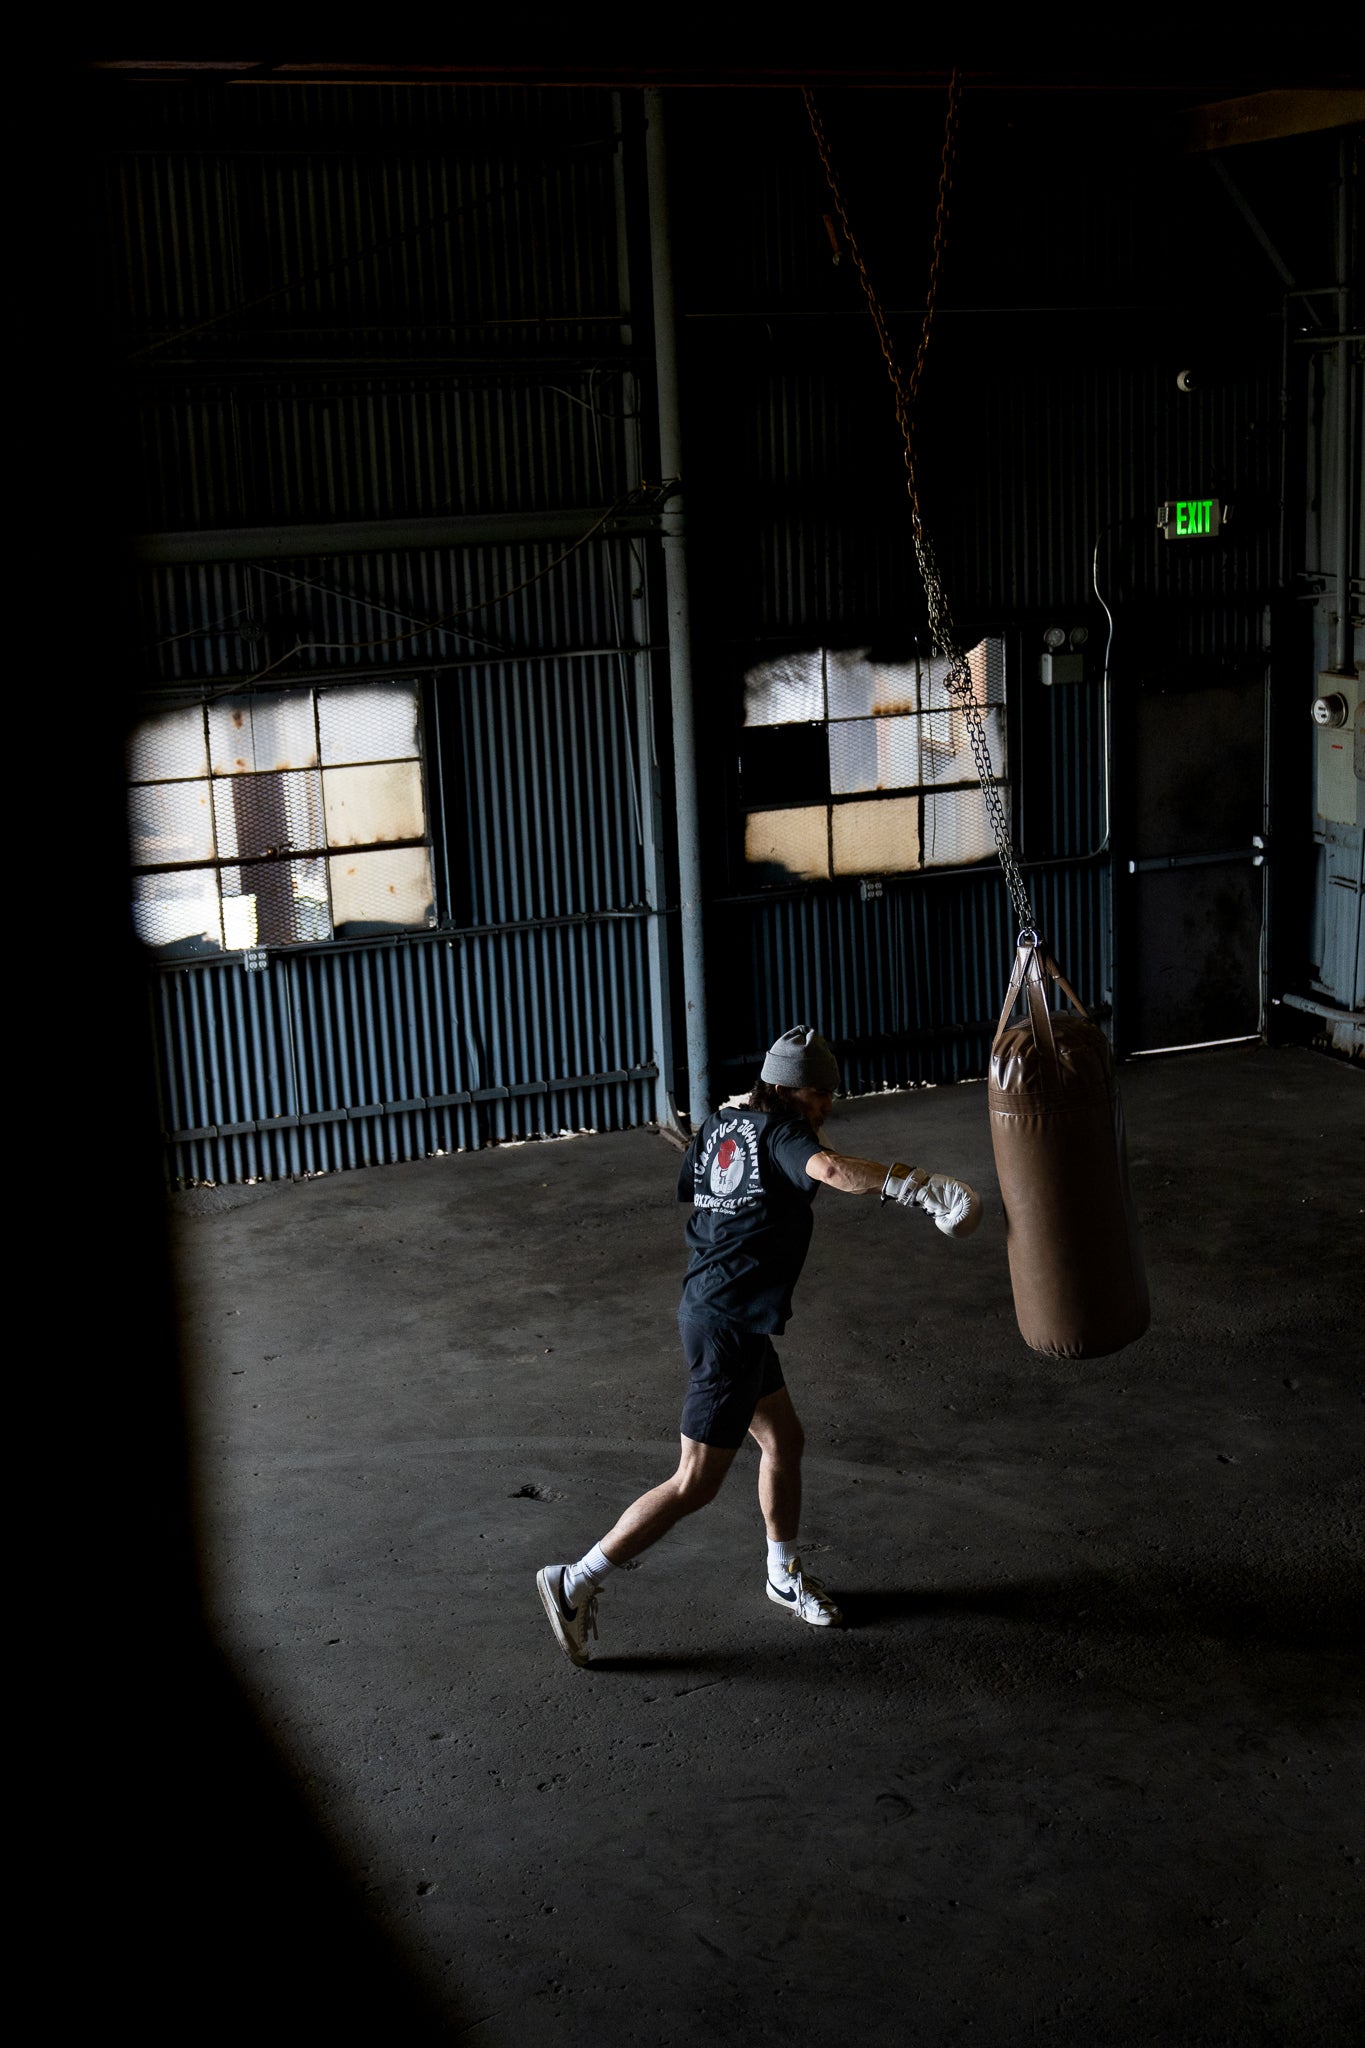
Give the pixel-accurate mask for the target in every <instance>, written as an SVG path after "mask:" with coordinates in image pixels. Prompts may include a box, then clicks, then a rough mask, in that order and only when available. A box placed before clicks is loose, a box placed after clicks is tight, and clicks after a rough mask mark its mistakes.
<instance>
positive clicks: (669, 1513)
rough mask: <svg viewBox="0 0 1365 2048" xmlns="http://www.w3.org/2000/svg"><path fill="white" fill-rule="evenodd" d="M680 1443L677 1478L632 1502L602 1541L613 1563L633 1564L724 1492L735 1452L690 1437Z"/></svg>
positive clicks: (667, 1481)
mask: <svg viewBox="0 0 1365 2048" xmlns="http://www.w3.org/2000/svg"><path fill="white" fill-rule="evenodd" d="M679 1441H680V1443H681V1445H682V1451H681V1455H680V1457H679V1459H678V1469H677V1471H676V1472H675V1473H674V1474H673V1477H672V1478H671V1479H665V1481H664V1483H663V1485H662V1486H655V1487H652V1488H651V1489H650V1491H649V1492H648V1493H642V1494H641V1495H640V1498H639V1499H638V1500H637V1501H632V1503H631V1505H630V1506H629V1507H628V1508H627V1509H626V1511H625V1513H624V1514H623V1515H622V1516H621V1518H620V1520H619V1521H617V1522H615V1523H614V1524H613V1526H612V1527H611V1528H610V1529H609V1530H608V1531H607V1533H606V1535H605V1536H604V1537H603V1538H602V1550H603V1552H604V1554H605V1555H606V1557H607V1558H609V1559H610V1561H611V1563H612V1564H615V1565H622V1564H629V1563H630V1560H631V1559H632V1558H633V1557H639V1555H640V1553H641V1552H642V1551H645V1550H648V1549H649V1548H650V1545H651V1544H654V1543H657V1542H658V1540H659V1538H660V1537H661V1536H666V1535H667V1534H668V1532H669V1530H670V1529H671V1528H672V1527H673V1526H674V1524H675V1523H677V1522H681V1521H682V1519H683V1517H684V1516H685V1515H694V1514H695V1513H696V1511H697V1509H698V1508H704V1507H706V1506H707V1504H708V1502H710V1501H713V1500H714V1499H715V1497H716V1495H717V1494H718V1493H719V1492H720V1489H721V1487H722V1485H723V1484H724V1481H725V1475H726V1473H727V1472H728V1471H729V1469H730V1466H731V1465H732V1463H733V1462H734V1456H735V1454H734V1452H733V1451H723V1450H720V1449H719V1448H718V1447H717V1446H716V1445H715V1444H699V1443H694V1442H693V1440H692V1438H691V1437H690V1436H685V1437H682V1438H680V1439H679Z"/></svg>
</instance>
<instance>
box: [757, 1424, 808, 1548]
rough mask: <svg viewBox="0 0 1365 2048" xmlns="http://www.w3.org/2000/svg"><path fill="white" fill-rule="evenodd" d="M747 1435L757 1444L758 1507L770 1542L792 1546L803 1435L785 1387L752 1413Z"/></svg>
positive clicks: (797, 1526) (798, 1512)
mask: <svg viewBox="0 0 1365 2048" xmlns="http://www.w3.org/2000/svg"><path fill="white" fill-rule="evenodd" d="M749 1434H750V1436H751V1437H752V1438H753V1440H754V1442H755V1443H756V1444H757V1445H758V1448H759V1451H760V1453H761V1456H760V1458H759V1465H758V1504H759V1506H760V1507H761V1508H762V1510H763V1525H764V1527H765V1528H766V1529H767V1531H768V1540H769V1542H771V1543H794V1542H795V1541H796V1534H797V1531H798V1530H799V1529H800V1527H801V1453H802V1451H803V1450H804V1449H805V1444H806V1435H805V1431H804V1430H803V1429H802V1427H801V1423H800V1420H799V1419H798V1417H797V1413H796V1410H795V1408H794V1407H793V1406H792V1397H791V1395H790V1394H789V1393H788V1392H787V1389H786V1388H785V1387H779V1388H778V1389H777V1391H776V1393H773V1394H769V1395H767V1396H766V1397H765V1399H763V1400H762V1401H760V1402H759V1404H758V1406H757V1408H755V1410H754V1419H753V1421H752V1422H751V1423H750V1424H749Z"/></svg>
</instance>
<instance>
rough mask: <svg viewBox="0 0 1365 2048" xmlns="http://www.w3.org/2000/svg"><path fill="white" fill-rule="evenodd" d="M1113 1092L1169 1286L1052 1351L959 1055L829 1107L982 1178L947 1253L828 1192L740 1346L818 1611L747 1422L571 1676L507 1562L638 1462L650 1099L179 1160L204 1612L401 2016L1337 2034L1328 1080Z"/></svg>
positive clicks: (1045, 2033)
mask: <svg viewBox="0 0 1365 2048" xmlns="http://www.w3.org/2000/svg"><path fill="white" fill-rule="evenodd" d="M1123 1090H1124V1100H1125V1108H1126V1111H1127V1118H1128V1126H1129V1135H1130V1151H1131V1162H1132V1172H1133V1181H1134V1188H1135V1194H1136V1199H1137V1203H1138V1207H1139V1211H1140V1214H1141V1217H1142V1220H1143V1225H1144V1232H1145V1243H1146V1249H1147V1255H1148V1261H1149V1268H1150V1277H1151V1283H1152V1294H1153V1308H1154V1319H1153V1327H1152V1330H1151V1333H1150V1334H1149V1335H1148V1336H1147V1337H1146V1338H1145V1339H1144V1340H1143V1341H1142V1342H1141V1343H1140V1344H1139V1345H1137V1346H1134V1347H1132V1348H1131V1349H1130V1350H1128V1351H1126V1352H1124V1353H1123V1354H1121V1355H1120V1356H1118V1357H1116V1358H1112V1359H1105V1360H1100V1361H1096V1362H1094V1363H1090V1364H1085V1365H1079V1366H1078V1365H1065V1364H1060V1363H1052V1362H1047V1361H1044V1360H1041V1359H1039V1358H1037V1357H1035V1356H1034V1355H1033V1354H1032V1353H1031V1352H1029V1351H1027V1350H1026V1349H1025V1347H1024V1346H1023V1344H1022V1342H1021V1341H1020V1339H1019V1337H1018V1334H1017V1332H1016V1329H1015V1326H1014V1322H1013V1317H1012V1311H1011V1303H1010V1292H1009V1280H1008V1273H1007V1269H1006V1263H1005V1255H1004V1241H1003V1226H1002V1222H1001V1218H1000V1213H999V1201H998V1195H997V1194H996V1192H995V1183H994V1176H993V1172H992V1168H991V1163H990V1143H989V1132H988V1126H987V1119H986V1102H985V1091H984V1089H983V1088H982V1087H980V1086H966V1087H959V1088H948V1089H941V1090H926V1091H917V1092H914V1093H911V1094H906V1095H897V1096H882V1097H876V1098H870V1099H865V1100H861V1101H857V1102H853V1103H850V1104H846V1105H842V1106H841V1107H840V1109H839V1110H838V1111H837V1112H836V1115H835V1118H834V1119H833V1120H832V1122H831V1124H830V1125H829V1126H828V1128H827V1130H826V1139H827V1142H829V1143H830V1144H831V1145H833V1146H834V1147H835V1148H836V1149H842V1150H846V1151H849V1152H852V1153H855V1154H858V1155H861V1156H865V1157H873V1158H882V1159H889V1158H892V1157H900V1158H908V1159H913V1160H917V1161H924V1162H925V1163H927V1164H929V1165H931V1166H934V1167H943V1168H946V1169H949V1170H952V1171H955V1172H957V1173H960V1174H962V1175H964V1176H965V1177H967V1178H968V1179H970V1180H971V1181H972V1182H973V1183H974V1184H975V1185H976V1186H977V1187H978V1188H980V1189H981V1190H982V1191H983V1193H985V1194H986V1195H987V1217H986V1222H985V1224H984V1225H983V1227H982V1229H981V1230H980V1232H979V1233H978V1234H977V1236H976V1237H975V1238H974V1239H973V1240H972V1241H971V1242H970V1243H965V1244H954V1243H950V1242H948V1241H947V1240H945V1239H944V1238H942V1237H940V1236H939V1235H938V1233H937V1232H935V1231H934V1230H933V1228H932V1227H931V1226H930V1225H929V1224H928V1223H927V1221H926V1220H925V1219H923V1218H922V1217H921V1216H918V1215H906V1214H903V1213H901V1212H897V1211H894V1210H892V1209H883V1208H880V1207H879V1206H878V1204H877V1203H876V1202H875V1201H873V1200H868V1199H864V1200H853V1199H850V1198H847V1197H839V1196H835V1195H831V1194H828V1193H825V1194H822V1195H821V1197H820V1201H819V1205H818V1209H817V1217H816V1232H815V1244H814V1248H813V1251H812V1254H811V1258H810V1261H809V1264H808V1266H807V1269H806V1274H805V1277H804V1279H803V1281H802V1284H801V1287H800V1289H799V1291H798V1296H797V1314H796V1316H795V1319H794V1321H793V1323H792V1326H791V1328H790V1330H789V1331H788V1334H787V1337H786V1338H785V1340H784V1341H783V1344H782V1351H783V1357H784V1362H785V1365H786V1370H787V1376H788V1380H789V1383H790V1384H791V1386H792V1389H793V1392H794V1395H795V1398H796V1401H797V1405H798V1407H799V1409H800V1411H801V1413H802V1416H803V1419H804V1420H805V1423H806V1427H807V1432H808V1437H809V1448H808V1457H807V1468H806V1469H807V1500H808V1505H807V1512H806V1519H805V1526H804V1536H805V1541H804V1544H803V1549H804V1552H805V1556H806V1559H807V1561H808V1563H809V1564H810V1566H811V1568H812V1569H813V1570H815V1571H816V1572H818V1574H819V1576H820V1577H821V1578H823V1579H824V1580H826V1581H827V1583H828V1584H829V1585H830V1586H831V1588H833V1589H835V1590H836V1591H837V1593H838V1595H839V1597H840V1599H841V1600H842V1602H843V1605H844V1608H845V1610H846V1613H847V1616H848V1621H849V1624H850V1625H849V1627H848V1628H847V1629H846V1630H844V1631H841V1632H834V1631H830V1632H817V1631H815V1630H811V1629H806V1628H803V1627H801V1626H800V1625H799V1624H796V1623H794V1622H793V1621H792V1620H791V1618H790V1617H789V1616H787V1615H785V1614H783V1613H782V1612H781V1611H780V1610H779V1609H777V1608H776V1607H774V1606H773V1605H772V1604H771V1603H770V1602H768V1601H767V1600H766V1599H765V1598H764V1595H763V1578H762V1574H763V1564H764V1550H763V1531H762V1526H761V1523H760V1521H759V1518H758V1514H757V1507H756V1502H755V1497H754V1475H755V1460H754V1458H753V1456H752V1455H751V1454H750V1453H749V1452H748V1451H746V1452H743V1453H741V1455H740V1457H739V1459H738V1460H737V1461H736V1465H735V1468H734V1470H733V1472H732V1475H731V1478H730V1480H729V1483H728V1486H727V1488H726V1490H725V1492H724V1493H723V1494H722V1495H721V1497H720V1499H719V1500H718V1502H717V1503H716V1504H715V1505H714V1506H713V1507H712V1508H711V1509H710V1510H708V1511H707V1512H706V1513H705V1514H703V1515H700V1516H698V1517H696V1518H694V1519H693V1520H692V1521H691V1522H689V1523H687V1524H684V1525H683V1526H682V1527H681V1528H680V1529H679V1530H677V1531H676V1532H675V1533H674V1535H673V1536H672V1537H670V1538H669V1539H668V1540H667V1542H666V1543H665V1544H664V1545H662V1546H660V1547H659V1548H658V1549H657V1550H655V1551H654V1552H652V1553H651V1554H650V1555H649V1556H648V1557H647V1558H646V1559H645V1560H644V1561H643V1563H642V1565H641V1566H640V1567H639V1568H638V1569H635V1570H631V1571H629V1572H623V1573H619V1574H617V1575H616V1576H615V1578H614V1579H613V1580H612V1582H611V1583H610V1585H609V1586H608V1588H607V1589H606V1591H605V1592H604V1594H603V1596H602V1600H601V1604H600V1610H599V1619H600V1629H601V1634H600V1640H599V1642H598V1644H597V1645H596V1651H595V1662H594V1665H593V1668H592V1669H591V1670H590V1671H588V1672H576V1671H574V1670H573V1669H572V1668H571V1667H570V1666H569V1664H568V1663H567V1662H566V1661H565V1659H564V1658H563V1657H562V1655H561V1654H560V1652H559V1651H558V1649H557V1648H556V1646H555V1644H554V1642H553V1641H552V1639H551V1637H550V1634H549V1631H548V1629H547V1626H546V1624H545V1622H544V1619H543V1617H542V1615H541V1612H540V1608H539V1605H538V1603H537V1600H536V1595H535V1589H534V1583H533V1581H534V1574H535V1572H536V1569H537V1567H538V1566H540V1565H542V1564H544V1563H546V1562H549V1561H551V1560H557V1559H562V1558H565V1557H570V1556H576V1555H578V1554H579V1553H580V1552H581V1551H582V1550H584V1549H586V1548H587V1547H588V1545H589V1544H590V1543H592V1542H593V1541H594V1540H595V1539H596V1538H597V1537H598V1536H600V1535H601V1534H602V1533H603V1531H604V1530H605V1529H606V1528H607V1527H608V1526H609V1524H610V1523H611V1521H612V1520H613V1518H614V1517H615V1515H616V1513H617V1511H618V1510H619V1508H620V1507H621V1506H622V1505H624V1503H625V1502H626V1501H628V1500H629V1499H630V1498H631V1497H633V1495H634V1494H635V1493H636V1492H638V1491H639V1490H641V1489H642V1488H643V1487H644V1486H646V1485H647V1484H652V1483H653V1482H655V1481H656V1480H658V1479H659V1478H661V1477H663V1476H665V1474H666V1473H667V1471H668V1470H669V1469H671V1461H672V1454H673V1451H674V1448H675V1446H676V1429H677V1412H678V1404H679V1399H680V1392H681V1364H680V1358H679V1353H678V1348H677V1342H676V1335H675V1328H674V1314H675V1307H676V1299H677V1291H678V1283H679V1277H680V1273H681V1268H682V1263H683V1259H682V1249H681V1247H682V1237H681V1231H682V1221H683V1212H682V1210H681V1209H680V1208H679V1207H678V1206H677V1205H676V1203H675V1201H674V1199H673V1186H674V1180H675V1177H676V1171H677V1165H678V1156H677V1154H676V1153H675V1152H674V1151H673V1150H671V1149H670V1147H669V1145H668V1143H667V1142H666V1140H665V1139H664V1138H663V1137H662V1136H660V1135H658V1134H656V1133H650V1132H645V1131H640V1132H632V1133H627V1134H619V1135H605V1136H590V1137H582V1138H578V1139H575V1140H572V1141H567V1142H557V1143H548V1144H533V1145H525V1146H520V1147H513V1148H508V1149H501V1150H497V1151H492V1152H487V1153H482V1154H475V1155H463V1156H459V1157H449V1158H440V1159H431V1160H426V1161H423V1162H420V1163H418V1164H414V1165H410V1166H398V1167H386V1168H379V1169H373V1170H370V1171H368V1172H360V1173H352V1174H347V1175H338V1176H335V1177H331V1178H325V1179H320V1180H316V1181H311V1182H300V1183H295V1184H284V1185H278V1186H273V1187H258V1188H241V1189H222V1190H199V1191H191V1192H189V1193H186V1194H182V1195H179V1196H176V1197H173V1198H172V1206H173V1209H174V1224H173V1235H174V1243H175V1248H176V1254H177V1259H178V1270H179V1274H180V1308H181V1318H182V1327H183V1344H184V1352H185V1356H186V1358H187V1360H188V1364H189V1370H190V1376H191V1393H192V1417H193V1430H194V1439H195V1444H196V1458H195V1477H196V1487H197V1498H198V1503H199V1513H200V1517H201V1523H202V1529H203V1541H204V1547H205V1554H206V1557H207V1559H208V1563H209V1576H210V1589H211V1590H210V1596H209V1597H210V1606H211V1610H212V1616H213V1620H214V1625H215V1629H216V1631H217V1634H218V1637H219V1640H220V1641H221V1643H222V1644H223V1645H224V1647H225V1651H226V1655H227V1659H228V1662H229V1664H230V1666H231V1668H232V1669H233V1670H234V1671H235V1673H236V1674H237V1675H238V1677H239V1678H240V1681H241V1685H242V1688H243V1689H244V1692H245V1695H246V1698H247V1700H248V1701H249V1702H250V1703H251V1705H252V1707H253V1708H254V1711H255V1713H256V1715H257V1717H258V1720H259V1723H260V1726H261V1727H262V1728H263V1729H264V1731H265V1733H266V1734H267V1735H268V1737H269V1738H270V1739H271V1741H272V1742H273V1743H274V1744H275V1745H276V1746H277V1748H278V1751H279V1752H280V1753H281V1754H282V1755H283V1756H284V1757H285V1758H286V1759H287V1763H288V1770H289V1773H290V1775H291V1777H292V1779H293V1780H294V1781H295V1782H296V1783H297V1784H299V1785H301V1787H302V1789H303V1792H304V1795H305V1799H306V1801H307V1804H308V1806H309V1808H310V1809H311V1811H312V1812H313V1813H315V1814H316V1815H317V1816H318V1817H319V1820H320V1823H321V1827H322V1830H323V1833H324V1835H325V1838H326V1840H327V1841H328V1842H330V1843H331V1844H332V1845H333V1846H334V1847H335V1849H336V1852H337V1855H338V1858H339V1860H340V1862H341V1864H342V1866H343V1867H344V1869H345V1870H346V1871H347V1872H348V1873H350V1875H351V1877H353V1879H354V1884H355V1887H356V1893H355V1895H356V1897H358V1898H359V1900H360V1901H361V1902H362V1903H363V1905H364V1907H365V1909H366V1911H367V1913H369V1914H370V1915H371V1916H372V1917H373V1918H374V1919H375V1920H376V1921H377V1922H379V1923H381V1924H382V1925H383V1926H384V1927H385V1928H386V1929H387V1930H388V1936H389V1938H390V1939H391V1940H392V1942H393V1944H394V1945H395V1949H394V1952H395V1953H397V1954H399V1955H400V1956H401V1957H402V1958H403V1962H404V1967H405V1969H406V1970H407V1971H408V1973H409V1975H410V1978H411V1981H412V1982H413V1983H414V1984H418V1985H420V1986H422V1987H423V1989H424V1991H425V1992H426V1994H427V1996H428V1998H429V2002H430V2005H429V2009H430V2010H432V2011H434V2012H435V2014H436V2016H437V2027H436V2031H437V2034H438V2036H439V2037H441V2038H448V2039H452V2040H453V2039H460V2040H469V2041H471V2042H476V2043H480V2044H482V2043H509V2044H510V2043H517V2044H526V2043H532V2044H534V2043H539V2042H542V2041H543V2042H555V2043H565V2044H578V2043H585V2044H586V2043H589V2042H591V2043H594V2044H603V2043H605V2044H612V2048H614V2044H617V2043H636V2042H638V2043H648V2044H664V2043H674V2044H678V2048H688V2044H692V2043H700V2042H702V2041H705V2040H709V2039H716V2040H720V2041H723V2042H743V2043H748V2042H755V2043H757V2042H764V2041H785V2042H788V2043H796V2044H801V2043H813V2044H823V2043H837V2042H845V2041H849V2040H853V2039H857V2040H859V2041H861V2042H864V2043H877V2044H881V2043H886V2044H892V2043H895V2044H901V2043H915V2044H924V2048H948V2044H956V2043H959V2042H961V2043H976V2044H992V2048H993V2044H1010V2048H1013V2044H1032V2043H1035V2042H1036V2043H1042V2042H1047V2043H1049V2044H1057V2048H1071V2044H1075V2048H1111V2044H1112V2048H1126V2044H1130V2043H1131V2044H1139V2043H1140V2044H1144V2048H1145V2044H1163V2048H1165V2044H1181V2048H1186V2044H1189V2048H1192V2044H1196V2043H1199V2044H1203V2043H1206V2042H1207V2043H1224V2042H1226V2043H1229V2044H1231V2043H1237V2044H1239V2048H1244V2044H1248V2043H1263V2042H1264V2043H1285V2044H1289V2043H1294V2044H1298V2043H1304V2044H1310V2043H1311V2044H1313V2048H1333V2044H1337V2043H1342V2044H1344V2043H1346V2042H1347V2041H1351V2042H1354V2041H1356V2040H1358V2038H1359V2033H1358V2026H1359V2020H1360V2015H1361V2013H1362V2010H1365V1976H1363V1974H1362V1972H1363V1950H1365V1911H1363V1910H1362V1909H1363V1908H1365V1886H1363V1885H1362V1873H1365V1863H1363V1862H1362V1860H1361V1859H1362V1857H1365V1785H1363V1784H1362V1749H1363V1748H1365V1743H1363V1741H1362V1718H1361V1695H1362V1677H1363V1676H1365V1666H1363V1662H1362V1655H1361V1647H1362V1646H1361V1633H1360V1631H1361V1627H1362V1598H1361V1595H1362V1550H1361V1517H1360V1506H1361V1451H1362V1447H1363V1446H1365V1427H1363V1426H1362V1425H1365V1410H1363V1409H1362V1399H1363V1398H1365V1345H1362V1337H1361V1328H1362V1323H1361V1298H1360V1275H1361V1265H1360V1253H1361V1245H1362V1235H1363V1234H1362V1212H1363V1211H1365V1174H1363V1173H1362V1167H1363V1166H1365V1158H1363V1156H1362V1147H1361V1141H1362V1136H1363V1135H1365V1076H1362V1075H1361V1074H1360V1073H1359V1071H1356V1070H1351V1069H1348V1068H1346V1067H1345V1066H1343V1065H1342V1064H1339V1063H1334V1062H1332V1061H1329V1060H1328V1059H1326V1058H1323V1057H1321V1056H1319V1055H1316V1054H1314V1053H1311V1052H1308V1051H1299V1050H1289V1051H1270V1050H1267V1049H1264V1048H1261V1047H1251V1048H1238V1049H1230V1050H1222V1051H1212V1052H1205V1053H1197V1054H1187V1055H1183V1056H1181V1057H1179V1058H1168V1059H1162V1060H1149V1061H1145V1062H1142V1063H1137V1064H1134V1065H1132V1066H1129V1067H1127V1068H1126V1069H1125V1070H1124V1075H1123ZM391 2037H392V2038H395V2039H399V2038H405V2029H404V2028H403V2027H402V2026H398V2027H396V2028H395V2030H394V2031H393V2033H392V2036H391ZM266 2038H268V2036H266ZM371 2038H373V2036H371Z"/></svg>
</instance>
